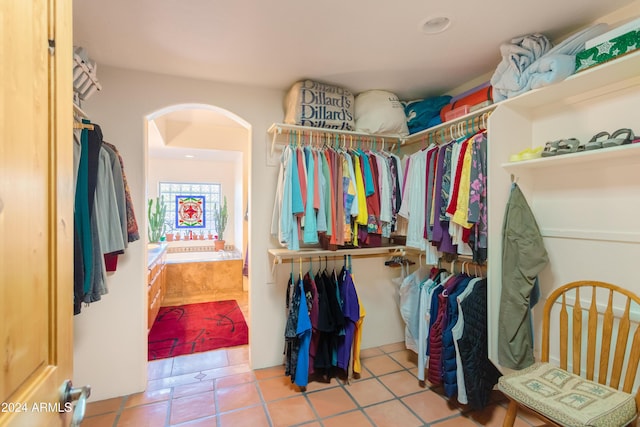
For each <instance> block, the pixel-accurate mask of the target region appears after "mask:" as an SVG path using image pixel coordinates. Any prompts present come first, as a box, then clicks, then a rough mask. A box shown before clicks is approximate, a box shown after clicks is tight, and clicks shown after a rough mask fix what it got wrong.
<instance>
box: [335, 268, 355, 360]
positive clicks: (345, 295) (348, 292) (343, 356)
mask: <svg viewBox="0 0 640 427" xmlns="http://www.w3.org/2000/svg"><path fill="white" fill-rule="evenodd" d="M338 288H339V291H340V300H341V303H342V304H341V306H342V315H343V316H344V319H345V327H344V334H343V335H341V336H339V337H338V357H337V363H336V366H337V367H338V368H341V369H344V370H345V371H348V369H349V361H350V359H351V350H352V345H353V338H354V333H355V325H356V322H358V321H359V320H360V305H359V303H358V294H357V293H356V288H355V285H354V283H353V280H352V278H351V273H350V272H349V270H347V269H346V268H343V269H342V271H341V272H340V278H339V280H338Z"/></svg>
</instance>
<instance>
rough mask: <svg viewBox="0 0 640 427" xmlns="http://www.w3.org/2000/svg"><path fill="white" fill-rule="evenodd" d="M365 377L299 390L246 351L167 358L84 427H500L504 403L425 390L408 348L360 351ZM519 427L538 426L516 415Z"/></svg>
mask: <svg viewBox="0 0 640 427" xmlns="http://www.w3.org/2000/svg"><path fill="white" fill-rule="evenodd" d="M361 359H362V366H363V369H362V376H361V378H360V379H358V380H354V379H351V380H350V381H349V382H348V383H346V382H344V381H340V380H337V379H333V380H332V381H331V383H330V384H322V383H317V382H310V383H309V385H308V387H307V391H306V392H305V393H302V392H300V391H299V389H298V388H297V387H295V386H293V385H292V384H291V381H290V379H289V378H288V377H286V376H285V375H284V368H283V367H282V366H274V367H272V368H266V369H258V370H251V369H250V368H249V364H248V347H247V346H241V347H234V348H227V349H222V350H216V351H211V352H207V353H199V354H194V355H189V356H180V357H176V358H173V359H162V360H158V361H153V362H150V363H149V365H148V376H149V380H148V387H147V390H146V391H145V392H143V393H138V394H132V395H129V396H122V397H116V398H113V399H108V400H103V401H99V402H93V403H89V405H88V406H87V416H86V418H85V421H84V422H83V423H82V425H83V427H104V426H118V427H123V426H136V427H139V426H150V427H156V426H191V427H194V426H214V427H243V426H250V427H262V426H264V427H280V426H305V427H322V426H324V427H341V426H345V427H359V426H368V427H370V426H377V427H396V426H403V427H418V426H436V427H454V426H455V427H458V426H460V427H465V426H485V425H486V426H500V425H502V418H503V416H504V414H505V412H506V409H505V408H506V402H505V400H504V397H503V396H502V395H501V394H500V393H499V392H497V391H496V392H494V394H493V396H492V402H491V404H490V405H488V406H487V407H486V408H485V409H484V410H483V411H472V410H470V408H468V407H466V406H464V405H460V404H458V403H457V402H456V401H454V400H449V399H447V398H446V397H444V396H443V394H442V389H440V388H435V389H429V388H421V387H420V386H419V385H418V380H417V378H416V376H415V374H416V357H415V354H414V353H412V352H411V351H408V350H405V349H404V344H403V343H398V344H391V345H387V346H382V347H377V348H371V349H367V350H363V352H362V354H361ZM515 425H516V426H518V427H528V426H540V425H543V423H541V422H539V421H536V420H534V419H533V418H529V417H525V416H523V415H521V416H519V417H518V419H517V420H516V424H515Z"/></svg>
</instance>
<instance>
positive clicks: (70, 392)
mask: <svg viewBox="0 0 640 427" xmlns="http://www.w3.org/2000/svg"><path fill="white" fill-rule="evenodd" d="M89 396H91V387H90V386H88V385H85V386H84V387H74V386H73V384H72V383H71V380H66V381H65V382H64V383H62V386H60V404H61V407H65V405H66V404H68V403H70V402H75V401H77V402H78V403H76V407H75V409H74V410H73V415H72V416H71V424H70V426H71V427H78V426H79V425H80V423H82V420H83V419H84V414H85V412H86V410H87V399H88V398H89Z"/></svg>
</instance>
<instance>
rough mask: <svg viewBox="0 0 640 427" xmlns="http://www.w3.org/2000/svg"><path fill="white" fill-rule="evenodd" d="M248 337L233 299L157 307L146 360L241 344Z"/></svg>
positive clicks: (247, 330)
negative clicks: (158, 309)
mask: <svg viewBox="0 0 640 427" xmlns="http://www.w3.org/2000/svg"><path fill="white" fill-rule="evenodd" d="M248 336H249V328H248V327H247V323H246V322H245V319H244V316H243V315H242V311H241V310H240V307H239V306H238V303H237V302H236V301H234V300H230V301H215V302H204V303H199V304H187V305H180V306H172V307H161V308H160V311H159V313H158V316H157V317H156V321H155V322H154V323H153V326H152V327H151V331H150V332H149V358H148V360H157V359H164V358H168V357H175V356H181V355H184V354H192V353H200V352H203V351H210V350H215V349H217V348H223V347H235V346H238V345H244V344H247V343H248V342H249V338H248Z"/></svg>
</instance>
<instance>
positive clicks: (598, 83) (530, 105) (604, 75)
mask: <svg viewBox="0 0 640 427" xmlns="http://www.w3.org/2000/svg"><path fill="white" fill-rule="evenodd" d="M614 84H622V85H634V84H640V50H637V51H634V52H631V53H629V54H627V55H623V56H621V57H619V58H616V59H613V60H611V61H609V62H607V63H604V64H601V65H596V66H594V67H592V68H588V69H586V70H584V71H581V72H579V73H576V74H573V75H571V76H569V77H568V78H567V79H565V80H563V81H561V82H558V83H555V84H553V85H550V86H546V87H543V88H540V89H534V90H531V91H529V92H526V93H523V94H522V95H518V96H516V97H513V98H509V99H507V100H504V101H502V102H500V103H499V104H497V105H504V106H507V107H513V108H515V109H534V108H538V107H542V106H546V105H549V104H555V103H558V102H561V101H564V102H567V103H572V102H571V100H574V101H579V100H582V99H588V98H589V97H590V96H591V94H597V93H598V92H602V93H606V92H609V91H610V88H608V86H611V85H614Z"/></svg>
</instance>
